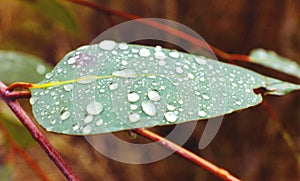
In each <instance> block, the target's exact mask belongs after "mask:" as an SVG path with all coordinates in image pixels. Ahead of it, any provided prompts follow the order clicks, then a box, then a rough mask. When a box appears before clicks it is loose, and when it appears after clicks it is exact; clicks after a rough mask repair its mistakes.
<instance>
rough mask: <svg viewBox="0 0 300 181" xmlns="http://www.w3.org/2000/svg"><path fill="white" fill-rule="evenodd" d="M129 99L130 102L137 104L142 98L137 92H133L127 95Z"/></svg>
mask: <svg viewBox="0 0 300 181" xmlns="http://www.w3.org/2000/svg"><path fill="white" fill-rule="evenodd" d="M127 99H128V101H129V102H136V101H138V100H139V99H140V96H139V94H138V93H136V92H131V93H129V94H127Z"/></svg>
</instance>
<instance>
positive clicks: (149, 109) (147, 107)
mask: <svg viewBox="0 0 300 181" xmlns="http://www.w3.org/2000/svg"><path fill="white" fill-rule="evenodd" d="M142 109H143V111H144V112H145V113H146V114H148V115H149V116H155V114H156V107H155V105H154V104H153V103H152V102H150V101H144V102H142Z"/></svg>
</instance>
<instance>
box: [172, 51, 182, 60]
mask: <svg viewBox="0 0 300 181" xmlns="http://www.w3.org/2000/svg"><path fill="white" fill-rule="evenodd" d="M169 56H170V57H172V58H179V56H180V54H179V53H178V52H177V51H172V52H169Z"/></svg>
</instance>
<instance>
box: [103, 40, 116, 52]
mask: <svg viewBox="0 0 300 181" xmlns="http://www.w3.org/2000/svg"><path fill="white" fill-rule="evenodd" d="M116 45H117V44H116V42H114V41H112V40H103V41H102V42H100V43H99V47H100V48H101V49H103V50H113V49H114V48H115V46H116Z"/></svg>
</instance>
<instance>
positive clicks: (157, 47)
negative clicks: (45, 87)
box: [154, 45, 162, 52]
mask: <svg viewBox="0 0 300 181" xmlns="http://www.w3.org/2000/svg"><path fill="white" fill-rule="evenodd" d="M161 49H162V48H161V46H159V45H157V46H155V48H154V51H156V52H161Z"/></svg>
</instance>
